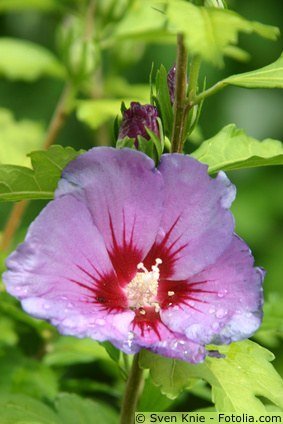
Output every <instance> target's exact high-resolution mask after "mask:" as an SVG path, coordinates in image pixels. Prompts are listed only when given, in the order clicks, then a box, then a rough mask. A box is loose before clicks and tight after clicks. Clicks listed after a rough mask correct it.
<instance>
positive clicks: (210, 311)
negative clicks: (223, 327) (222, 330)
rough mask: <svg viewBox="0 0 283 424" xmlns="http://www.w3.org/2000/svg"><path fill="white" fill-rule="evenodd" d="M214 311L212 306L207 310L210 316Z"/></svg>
mask: <svg viewBox="0 0 283 424" xmlns="http://www.w3.org/2000/svg"><path fill="white" fill-rule="evenodd" d="M215 311H216V309H215V307H214V306H212V307H211V308H209V311H208V312H209V313H210V314H214V313H215Z"/></svg>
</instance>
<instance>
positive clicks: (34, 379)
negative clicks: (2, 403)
mask: <svg viewBox="0 0 283 424" xmlns="http://www.w3.org/2000/svg"><path fill="white" fill-rule="evenodd" d="M0 374H1V380H0V393H3V394H5V393H21V394H25V395H28V396H32V397H33V398H39V399H41V398H48V399H53V398H54V397H55V396H56V394H57V393H58V382H57V377H56V375H55V374H54V372H53V371H52V370H51V369H50V368H48V367H46V366H45V365H43V364H42V363H40V362H38V361H35V360H34V359H30V358H26V357H24V356H23V355H22V354H21V353H20V352H18V351H16V350H15V349H13V350H12V349H10V350H7V352H5V353H4V354H1V356H0Z"/></svg>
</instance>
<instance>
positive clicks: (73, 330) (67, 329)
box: [3, 196, 134, 340]
mask: <svg viewBox="0 0 283 424" xmlns="http://www.w3.org/2000/svg"><path fill="white" fill-rule="evenodd" d="M6 264H7V268H8V271H7V272H5V273H4V275H3V281H4V282H5V284H6V286H7V291H8V292H9V293H10V294H12V295H13V296H15V297H17V298H18V299H20V300H21V301H22V305H23V308H24V309H25V310H26V311H27V312H28V313H30V314H31V315H33V316H35V317H37V318H42V319H48V320H50V321H51V323H52V324H54V325H55V326H57V327H58V328H59V330H60V332H62V333H63V334H70V335H76V336H77V337H93V338H95V339H96V340H106V339H109V334H111V337H112V338H113V339H116V338H118V339H121V338H125V337H127V334H128V331H129V326H130V324H131V321H132V320H133V315H134V314H133V312H132V311H130V310H126V311H125V312H124V310H123V306H124V304H125V296H124V293H123V291H122V289H121V288H120V287H119V284H118V280H117V277H116V274H115V271H114V270H113V266H112V263H111V261H110V258H109V255H108V253H107V250H106V247H105V244H104V241H103V238H102V236H101V234H100V233H99V231H98V230H97V228H96V227H95V225H94V224H93V220H92V217H91V215H90V213H89V211H88V209H87V207H86V206H85V204H84V203H83V202H82V201H80V200H78V199H75V198H74V197H72V196H64V197H63V198H59V199H56V200H55V201H52V202H50V203H49V204H48V205H47V207H46V208H45V209H44V210H43V211H42V212H41V213H40V215H39V216H38V218H37V219H36V220H35V221H34V222H33V224H32V225H31V226H30V228H29V231H28V234H27V237H26V240H25V242H24V243H23V244H21V245H20V246H19V247H18V249H17V250H16V251H15V252H14V253H12V254H11V255H10V256H9V258H8V259H7V262H6ZM104 280H105V281H108V280H110V281H111V290H112V291H113V293H114V294H115V299H112V298H111V297H110V298H109V299H108V302H110V304H111V301H112V303H113V302H114V300H115V302H114V305H116V307H117V308H116V309H117V311H116V314H114V313H109V311H108V310H107V309H105V308H102V307H101V304H99V303H98V302H97V299H96V297H97V293H96V290H97V284H98V283H100V282H101V281H104ZM110 306H113V305H110Z"/></svg>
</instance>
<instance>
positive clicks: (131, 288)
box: [125, 258, 162, 315]
mask: <svg viewBox="0 0 283 424" xmlns="http://www.w3.org/2000/svg"><path fill="white" fill-rule="evenodd" d="M161 263H162V260H161V259H159V258H157V259H156V260H155V264H154V265H153V266H152V267H151V271H148V270H147V268H146V267H145V266H144V264H143V263H142V262H140V263H139V264H138V265H137V269H138V270H141V271H138V272H137V273H136V275H135V277H134V278H133V279H132V281H131V282H130V283H129V284H128V285H127V287H126V288H125V292H126V296H127V298H128V303H129V306H130V308H133V309H139V308H141V309H140V314H141V315H145V314H146V311H145V310H144V309H143V307H145V306H153V307H154V308H155V311H156V312H159V311H160V306H159V304H158V302H157V301H156V296H157V292H158V280H159V276H160V271H159V268H158V266H159V265H160V264H161Z"/></svg>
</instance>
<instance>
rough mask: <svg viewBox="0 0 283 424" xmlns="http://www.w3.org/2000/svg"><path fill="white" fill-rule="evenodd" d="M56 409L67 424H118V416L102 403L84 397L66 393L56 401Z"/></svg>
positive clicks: (62, 420)
mask: <svg viewBox="0 0 283 424" xmlns="http://www.w3.org/2000/svg"><path fill="white" fill-rule="evenodd" d="M56 409H57V411H58V415H59V418H60V419H61V422H62V423H66V424H93V423H94V422H95V424H106V423H107V424H117V422H118V416H117V414H116V412H114V411H113V410H112V409H111V408H109V407H107V406H106V405H103V404H102V403H98V402H94V401H91V400H88V399H82V398H80V397H79V396H77V395H74V394H67V393H64V394H62V395H60V396H59V397H58V399H57V401H56Z"/></svg>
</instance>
